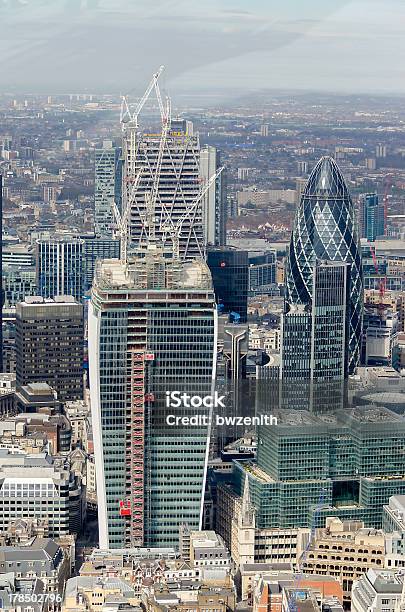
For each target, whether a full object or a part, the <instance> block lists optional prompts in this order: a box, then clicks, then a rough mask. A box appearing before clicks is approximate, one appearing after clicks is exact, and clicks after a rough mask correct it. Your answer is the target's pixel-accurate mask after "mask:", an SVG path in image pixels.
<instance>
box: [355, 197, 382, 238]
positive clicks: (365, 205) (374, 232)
mask: <svg viewBox="0 0 405 612" xmlns="http://www.w3.org/2000/svg"><path fill="white" fill-rule="evenodd" d="M359 213H360V215H359V217H360V218H359V225H360V238H366V239H367V240H368V241H369V242H374V240H376V238H378V237H381V236H385V233H386V221H385V206H384V202H380V200H379V198H378V195H377V194H376V193H366V194H364V195H362V196H361V197H360V205H359Z"/></svg>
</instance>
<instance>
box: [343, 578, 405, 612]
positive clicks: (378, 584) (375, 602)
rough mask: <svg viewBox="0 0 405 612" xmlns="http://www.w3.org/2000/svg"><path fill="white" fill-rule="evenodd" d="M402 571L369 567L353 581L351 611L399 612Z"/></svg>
mask: <svg viewBox="0 0 405 612" xmlns="http://www.w3.org/2000/svg"><path fill="white" fill-rule="evenodd" d="M403 588H404V573H403V572H402V571H401V572H398V571H393V570H382V569H377V568H376V569H369V570H368V571H367V573H366V574H364V575H363V576H361V577H359V579H358V580H356V581H355V582H354V583H353V587H352V592H351V602H352V604H351V610H352V612H401V610H403V608H402V607H401V605H400V604H401V603H402V601H403V598H402V592H403Z"/></svg>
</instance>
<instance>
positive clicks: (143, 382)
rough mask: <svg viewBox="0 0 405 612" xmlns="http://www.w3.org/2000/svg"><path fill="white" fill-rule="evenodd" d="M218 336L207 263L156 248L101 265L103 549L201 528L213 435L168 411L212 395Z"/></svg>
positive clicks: (96, 409) (92, 348)
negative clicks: (177, 394) (173, 422)
mask: <svg viewBox="0 0 405 612" xmlns="http://www.w3.org/2000/svg"><path fill="white" fill-rule="evenodd" d="M216 337H217V319H216V306H215V296H214V290H213V286H212V280H211V275H210V271H209V269H208V267H207V265H206V264H205V262H204V261H203V260H193V261H183V262H181V261H180V260H178V259H173V258H171V259H168V258H166V257H164V254H163V252H160V251H159V250H158V249H152V248H150V249H149V251H148V252H146V253H144V256H143V257H142V256H141V254H140V255H139V256H138V257H136V258H133V259H131V261H130V262H128V263H124V262H121V261H120V260H117V259H111V260H104V261H100V262H98V264H97V267H96V276H95V282H94V285H93V291H92V300H91V304H90V306H89V366H90V394H91V405H92V415H93V430H94V446H95V457H96V473H97V492H98V502H99V503H98V508H99V514H98V521H99V532H100V547H101V548H122V547H128V546H129V547H133V546H142V545H144V546H152V547H153V546H154V547H162V546H163V547H164V546H176V545H177V544H178V537H179V527H180V525H181V524H182V523H187V524H188V525H189V526H190V528H191V529H199V528H200V526H201V518H202V507H203V499H204V488H205V473H206V460H207V451H208V448H209V427H208V425H207V426H205V423H202V424H201V426H200V424H197V426H190V427H187V426H185V427H182V426H180V427H179V426H178V425H177V426H175V427H172V426H170V424H169V423H167V422H166V415H167V414H172V415H173V414H174V415H180V414H182V415H184V414H187V407H183V406H181V407H179V408H176V407H167V403H166V391H176V390H178V391H184V389H185V385H187V388H188V389H189V390H190V391H191V392H192V393H191V395H195V394H198V395H200V394H201V393H203V394H204V395H206V394H207V392H208V393H210V392H211V385H212V378H213V376H214V374H215V364H216ZM184 381H186V383H185V382H184ZM188 413H189V416H191V415H195V414H196V408H189V409H188Z"/></svg>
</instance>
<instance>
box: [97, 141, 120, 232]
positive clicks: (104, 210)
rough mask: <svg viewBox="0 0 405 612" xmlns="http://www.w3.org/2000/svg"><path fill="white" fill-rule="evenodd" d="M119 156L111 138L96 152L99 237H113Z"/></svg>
mask: <svg viewBox="0 0 405 612" xmlns="http://www.w3.org/2000/svg"><path fill="white" fill-rule="evenodd" d="M118 156H119V152H118V150H117V149H116V148H115V147H113V143H112V142H111V141H110V140H105V141H104V142H103V146H102V148H101V149H96V150H95V153H94V164H95V170H94V175H95V189H94V230H95V233H96V236H97V238H112V233H113V225H114V218H113V204H114V202H115V196H116V166H117V164H118Z"/></svg>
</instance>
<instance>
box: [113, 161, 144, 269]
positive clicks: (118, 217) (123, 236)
mask: <svg viewBox="0 0 405 612" xmlns="http://www.w3.org/2000/svg"><path fill="white" fill-rule="evenodd" d="M142 174H143V169H142V168H141V169H140V170H139V172H138V174H137V176H136V178H135V180H134V182H133V184H132V185H131V193H130V196H129V198H127V197H126V195H125V194H123V200H122V201H123V203H124V201H126V205H125V207H124V208H123V211H122V214H121V213H120V211H119V209H118V206H117V203H116V202H115V201H113V202H112V204H111V206H112V211H113V216H114V220H115V224H116V226H117V233H118V236H119V237H120V240H121V261H123V262H126V260H127V247H128V225H129V224H128V219H129V214H130V212H131V206H128V200H129V202H130V201H131V200H132V199H133V197H134V194H135V193H136V191H137V189H138V185H139V182H140V180H141V177H142Z"/></svg>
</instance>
